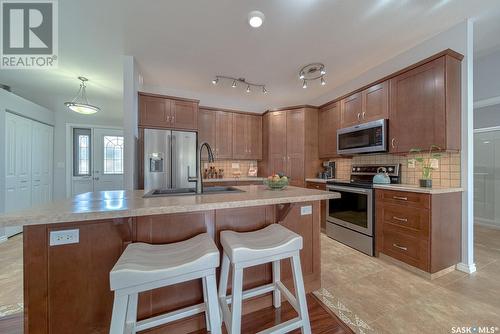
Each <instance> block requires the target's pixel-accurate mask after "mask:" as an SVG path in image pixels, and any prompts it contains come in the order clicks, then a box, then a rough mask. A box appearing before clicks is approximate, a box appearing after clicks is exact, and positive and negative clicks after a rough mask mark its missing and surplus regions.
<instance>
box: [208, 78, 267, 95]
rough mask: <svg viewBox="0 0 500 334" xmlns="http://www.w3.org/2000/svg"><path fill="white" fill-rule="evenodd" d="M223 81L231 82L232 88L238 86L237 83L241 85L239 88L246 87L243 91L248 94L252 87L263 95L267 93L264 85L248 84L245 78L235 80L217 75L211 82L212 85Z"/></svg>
mask: <svg viewBox="0 0 500 334" xmlns="http://www.w3.org/2000/svg"><path fill="white" fill-rule="evenodd" d="M224 80H228V81H231V82H232V84H231V87H232V88H236V86H237V85H238V83H240V84H241V87H245V86H246V89H245V91H246V92H247V93H250V92H251V91H252V87H255V88H257V89H261V90H262V93H264V94H267V93H268V91H267V89H266V85H262V84H256V83H252V82H248V81H247V80H246V79H245V78H235V77H229V76H225V75H217V76H215V79H213V80H212V83H213V84H216V83H218V82H219V81H221V82H224Z"/></svg>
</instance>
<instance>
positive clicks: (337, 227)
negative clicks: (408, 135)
mask: <svg viewBox="0 0 500 334" xmlns="http://www.w3.org/2000/svg"><path fill="white" fill-rule="evenodd" d="M380 167H385V169H386V170H387V173H388V175H389V177H390V179H391V183H400V165H399V164H394V165H353V166H352V169H351V178H350V180H348V181H344V182H343V181H339V180H332V181H328V182H327V189H328V190H329V191H335V192H339V193H340V194H341V198H339V199H331V200H330V201H329V203H328V213H327V218H326V219H327V222H326V234H327V235H328V236H329V237H330V238H333V239H335V240H337V241H339V242H341V243H343V244H346V245H347V246H350V247H352V248H355V249H357V250H359V251H361V252H363V253H365V254H368V255H370V256H373V251H374V237H375V229H374V226H375V217H374V216H375V194H374V191H373V176H375V174H377V169H378V168H380Z"/></svg>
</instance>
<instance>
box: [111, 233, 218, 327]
mask: <svg viewBox="0 0 500 334" xmlns="http://www.w3.org/2000/svg"><path fill="white" fill-rule="evenodd" d="M219 256H220V255H219V250H218V249H217V247H216V246H215V244H214V241H213V240H212V238H210V236H209V235H208V234H207V233H203V234H199V235H197V236H195V237H193V238H191V239H188V240H186V241H182V242H176V243H172V244H165V245H150V244H145V243H132V244H130V245H128V246H127V248H126V249H125V251H124V252H123V254H122V255H121V256H120V258H119V259H118V261H117V262H116V264H115V266H114V267H113V269H112V270H111V272H110V273H109V281H110V285H111V290H112V291H114V294H115V299H114V303H113V314H112V318H111V326H110V329H109V333H110V334H122V333H136V332H139V331H142V330H146V329H149V328H152V327H156V326H159V325H163V324H166V323H169V322H171V321H174V320H178V319H182V318H185V317H189V316H192V315H195V314H198V313H202V312H205V320H206V323H207V329H208V330H211V333H216V334H220V333H221V326H222V324H221V320H220V314H219V305H218V303H217V286H216V281H215V269H216V268H217V267H218V266H219ZM198 278H201V279H202V282H203V299H204V302H203V303H201V304H198V305H193V306H189V307H186V308H183V309H180V310H175V311H172V312H168V313H166V314H162V315H158V316H155V317H152V318H149V319H145V320H142V321H138V322H137V296H138V293H140V292H143V291H147V290H152V289H156V288H160V287H165V286H168V285H172V284H177V283H181V282H186V281H190V280H194V279H198Z"/></svg>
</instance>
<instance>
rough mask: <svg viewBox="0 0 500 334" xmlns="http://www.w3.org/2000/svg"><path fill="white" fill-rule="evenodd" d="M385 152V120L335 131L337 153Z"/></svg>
mask: <svg viewBox="0 0 500 334" xmlns="http://www.w3.org/2000/svg"><path fill="white" fill-rule="evenodd" d="M385 151H387V120H386V119H379V120H376V121H372V122H367V123H363V124H359V125H355V126H351V127H348V128H343V129H339V130H337V153H338V154H353V153H368V152H385Z"/></svg>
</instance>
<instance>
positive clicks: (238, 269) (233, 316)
mask: <svg viewBox="0 0 500 334" xmlns="http://www.w3.org/2000/svg"><path fill="white" fill-rule="evenodd" d="M220 241H221V244H222V247H223V250H224V254H223V258H222V268H221V277H220V282H219V304H220V305H221V309H222V317H223V321H224V323H225V325H226V329H227V331H228V333H230V334H239V333H240V332H241V311H242V310H241V306H242V302H243V300H245V299H247V298H251V297H255V296H258V295H261V294H264V293H269V292H273V304H274V307H276V308H278V307H280V306H281V294H283V296H284V297H285V298H286V299H287V300H288V301H289V302H290V304H291V305H292V307H293V308H294V309H295V310H296V311H297V313H298V317H296V318H294V319H291V320H289V321H286V322H284V323H282V324H279V325H277V326H274V327H272V328H269V329H267V330H265V331H263V332H261V333H276V334H277V333H287V332H290V331H293V330H295V329H298V328H301V331H302V333H306V334H309V333H311V326H310V323H309V314H308V311H307V303H306V295H305V289H304V281H303V278H302V268H301V265H300V250H301V249H302V237H301V236H300V235H298V234H297V233H295V232H293V231H290V230H289V229H287V228H286V227H283V226H282V225H280V224H271V225H269V226H267V227H265V228H263V229H261V230H258V231H254V232H243V233H239V232H234V231H223V232H221V234H220ZM283 259H290V260H291V264H292V272H293V278H294V285H295V292H296V296H294V295H293V294H292V293H291V292H290V291H289V290H288V289H287V288H286V287H285V286H284V285H283V283H282V282H281V281H280V271H281V267H280V261H281V260H283ZM269 262H272V266H273V282H272V283H270V284H266V285H264V286H260V287H256V288H253V289H250V290H246V291H243V269H244V268H247V267H251V266H256V265H259V264H263V263H269ZM230 267H231V269H232V280H233V281H232V295H231V296H227V294H226V292H227V283H228V277H229V270H230ZM229 304H231V309H230V308H229Z"/></svg>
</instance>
